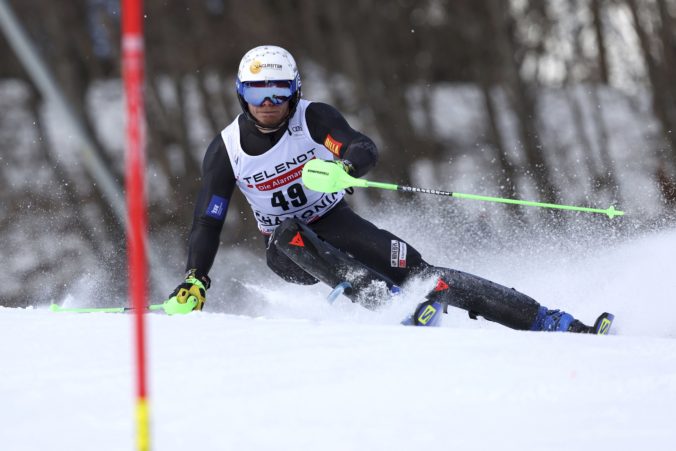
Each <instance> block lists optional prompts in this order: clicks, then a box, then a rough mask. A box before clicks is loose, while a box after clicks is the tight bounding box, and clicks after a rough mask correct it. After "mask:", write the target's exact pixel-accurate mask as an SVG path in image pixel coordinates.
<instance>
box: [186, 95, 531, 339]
mask: <svg viewBox="0 0 676 451" xmlns="http://www.w3.org/2000/svg"><path fill="white" fill-rule="evenodd" d="M306 121H307V126H308V129H309V132H310V136H311V137H312V139H313V140H314V141H315V142H316V143H318V144H320V145H323V144H322V143H324V141H325V139H326V137H327V135H329V134H330V135H331V137H332V138H333V139H334V140H336V141H339V142H341V143H343V145H342V146H341V150H340V158H342V159H345V160H349V161H350V162H351V163H352V164H353V166H354V171H353V173H352V175H354V176H356V177H360V176H362V175H364V174H366V173H367V172H368V171H369V170H370V169H371V168H372V167H373V166H374V165H375V164H376V161H377V159H378V154H377V149H376V146H375V144H374V143H373V141H372V140H371V139H369V138H368V137H366V136H365V135H363V134H361V133H359V132H358V131H355V130H354V129H352V128H351V127H350V126H349V125H348V123H347V121H346V120H345V119H344V118H343V116H342V115H341V114H340V113H339V112H338V111H337V110H336V109H335V108H333V107H332V106H330V105H327V104H324V103H317V102H314V103H311V104H310V105H309V106H308V107H307V110H306ZM238 124H239V127H240V139H241V146H242V149H243V150H244V151H245V152H246V153H247V154H249V155H262V154H264V153H265V152H267V151H268V150H270V149H271V148H272V147H273V146H274V145H275V144H276V143H277V142H278V141H279V140H280V139H281V137H282V136H283V134H284V133H287V132H288V130H287V128H286V127H285V126H284V127H282V128H281V129H279V130H278V131H276V132H273V133H267V134H266V133H262V132H261V131H259V130H258V129H257V128H256V127H255V125H254V124H253V123H252V122H251V121H250V120H248V119H247V118H246V117H245V115H240V116H239V119H238ZM202 173H203V174H202V186H201V189H200V192H199V195H198V198H197V202H196V206H195V212H194V218H193V224H192V229H191V232H190V239H189V248H188V263H187V268H186V269H195V270H196V272H197V273H198V274H204V275H206V274H208V272H209V271H210V269H211V266H212V265H213V262H214V259H215V257H216V252H217V250H218V243H219V240H220V234H221V230H222V228H223V224H224V221H225V215H223V217H222V219H221V220H218V219H215V218H213V217H211V216H209V215H207V214H206V212H207V209H208V208H207V207H208V204H209V200H210V199H211V198H212V196H214V195H216V196H219V197H221V198H223V199H226V201H228V202H229V200H230V198H231V197H232V193H233V191H234V188H235V176H234V173H233V169H232V166H231V164H230V159H229V158H228V153H227V150H226V148H225V144H224V143H223V139H222V138H221V136H220V134H219V135H218V136H216V138H214V140H213V141H212V142H211V144H210V145H209V147H208V149H207V152H206V155H205V157H204V162H203V165H202ZM226 208H227V206H226ZM308 226H309V227H310V228H311V229H312V230H313V231H314V232H315V233H316V234H317V235H318V236H319V237H320V238H322V239H323V240H325V241H326V242H328V243H330V244H332V245H333V246H334V247H336V248H338V249H339V250H341V251H343V252H345V253H347V254H349V255H351V256H352V257H354V258H355V259H356V260H358V261H360V262H361V263H363V264H364V265H366V266H368V267H369V268H373V269H374V270H375V271H377V272H379V273H380V274H383V275H385V276H387V277H388V278H389V279H390V280H392V281H393V282H394V283H396V284H397V285H403V284H404V282H405V281H406V280H407V279H408V278H409V277H411V276H413V275H415V274H419V273H421V272H429V271H433V272H434V273H435V274H438V275H439V276H440V277H441V278H442V279H443V280H444V283H446V284H448V285H449V286H450V289H448V290H445V291H443V292H440V293H439V294H438V296H437V297H441V298H440V300H441V301H442V302H445V303H448V304H450V305H453V306H456V307H459V308H462V309H465V310H467V311H469V312H470V313H472V314H477V315H481V316H483V317H485V318H487V319H489V320H492V321H496V322H498V323H501V324H504V325H506V326H508V327H512V328H516V329H529V328H530V327H531V324H532V322H533V320H534V318H535V316H536V314H537V310H538V307H539V304H538V303H537V302H535V301H534V300H533V299H531V298H529V297H528V296H525V295H523V294H521V293H519V292H517V291H515V290H513V289H508V288H506V287H503V286H501V285H498V284H495V283H493V282H490V281H487V280H485V279H481V278H479V277H476V276H473V275H471V274H466V273H462V272H460V271H455V270H451V269H447V268H440V267H434V266H431V265H429V264H427V263H426V262H425V261H424V260H423V259H422V257H421V255H420V253H419V252H418V251H417V250H415V248H413V247H412V246H410V245H409V244H408V243H406V249H407V251H406V261H405V266H404V267H400V266H399V265H396V266H395V265H394V264H393V262H392V258H391V257H392V243H393V241H396V242H402V240H400V239H399V238H398V237H397V236H395V235H393V234H392V233H390V232H388V231H386V230H383V229H380V228H378V227H376V226H375V225H373V224H372V223H371V222H369V221H367V220H365V219H363V218H362V217H360V216H359V215H357V214H356V213H355V212H354V211H352V209H350V207H349V206H348V204H347V202H345V201H344V200H343V201H341V202H340V203H339V204H338V205H336V206H335V207H334V208H333V209H332V210H331V211H329V212H328V213H327V214H325V215H324V216H323V217H321V218H320V219H319V220H317V221H315V222H312V223H311V224H308ZM267 241H268V240H266V243H267ZM267 257H268V265H269V266H270V267H271V268H272V269H273V270H274V271H275V272H276V273H277V274H279V275H281V276H282V277H284V278H285V279H286V280H293V281H295V282H298V283H305V284H309V283H315V282H316V281H317V280H316V279H314V278H313V277H312V276H310V275H309V274H306V273H305V272H304V271H303V270H302V269H300V268H299V267H297V266H296V265H295V264H294V263H293V262H292V261H290V260H289V259H288V257H286V256H285V255H284V254H282V253H281V252H278V251H277V250H276V249H274V248H272V249H268V253H267Z"/></svg>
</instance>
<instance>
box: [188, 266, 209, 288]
mask: <svg viewBox="0 0 676 451" xmlns="http://www.w3.org/2000/svg"><path fill="white" fill-rule="evenodd" d="M188 277H194V278H195V279H197V280H199V281H200V282H202V283H203V284H204V288H205V289H206V290H208V289H209V287H210V286H211V279H210V278H209V276H207V275H206V274H202V273H201V272H199V271H197V270H196V269H189V270H188V272H187V273H186V274H185V278H186V279H187V278H188Z"/></svg>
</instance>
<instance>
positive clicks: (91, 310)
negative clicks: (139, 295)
mask: <svg viewBox="0 0 676 451" xmlns="http://www.w3.org/2000/svg"><path fill="white" fill-rule="evenodd" d="M146 308H147V309H148V310H150V311H155V310H163V309H164V304H151V305H148V306H146ZM49 310H51V311H52V312H56V313H124V312H132V311H134V310H135V309H134V307H92V308H71V307H61V306H60V305H57V304H52V305H50V306H49Z"/></svg>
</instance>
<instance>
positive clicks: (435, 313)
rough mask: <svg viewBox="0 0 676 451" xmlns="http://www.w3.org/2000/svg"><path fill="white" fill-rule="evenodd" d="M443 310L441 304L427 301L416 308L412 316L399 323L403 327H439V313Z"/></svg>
mask: <svg viewBox="0 0 676 451" xmlns="http://www.w3.org/2000/svg"><path fill="white" fill-rule="evenodd" d="M443 310H444V308H443V306H442V305H441V302H437V301H431V300H427V301H425V302H423V303H421V304H419V305H418V307H416V309H415V312H414V313H413V315H412V316H409V317H408V318H406V319H405V320H403V321H402V322H401V324H403V325H404V326H427V327H435V326H438V325H439V322H440V320H441V313H442V311H443Z"/></svg>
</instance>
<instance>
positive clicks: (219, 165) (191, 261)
mask: <svg viewBox="0 0 676 451" xmlns="http://www.w3.org/2000/svg"><path fill="white" fill-rule="evenodd" d="M234 187H235V175H234V172H233V170H232V165H231V164H230V159H229V158H228V152H227V150H226V149H225V144H224V143H223V139H221V136H220V135H218V136H216V138H215V139H214V140H213V141H212V142H211V144H210V145H209V147H208V148H207V152H206V155H205V156H204V161H203V163H202V187H201V188H200V191H199V194H198V196H197V202H196V203H195V211H194V216H193V222H192V229H191V231H190V238H189V240H188V263H187V265H186V270H195V273H196V274H197V275H200V276H206V275H207V274H208V273H209V270H210V269H211V266H212V265H213V263H214V259H215V258H216V252H217V251H218V244H219V242H220V235H221V230H222V229H223V224H224V223H225V215H226V213H227V211H228V204H229V203H230V198H231V196H232V192H233V190H234ZM207 288H208V287H207Z"/></svg>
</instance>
